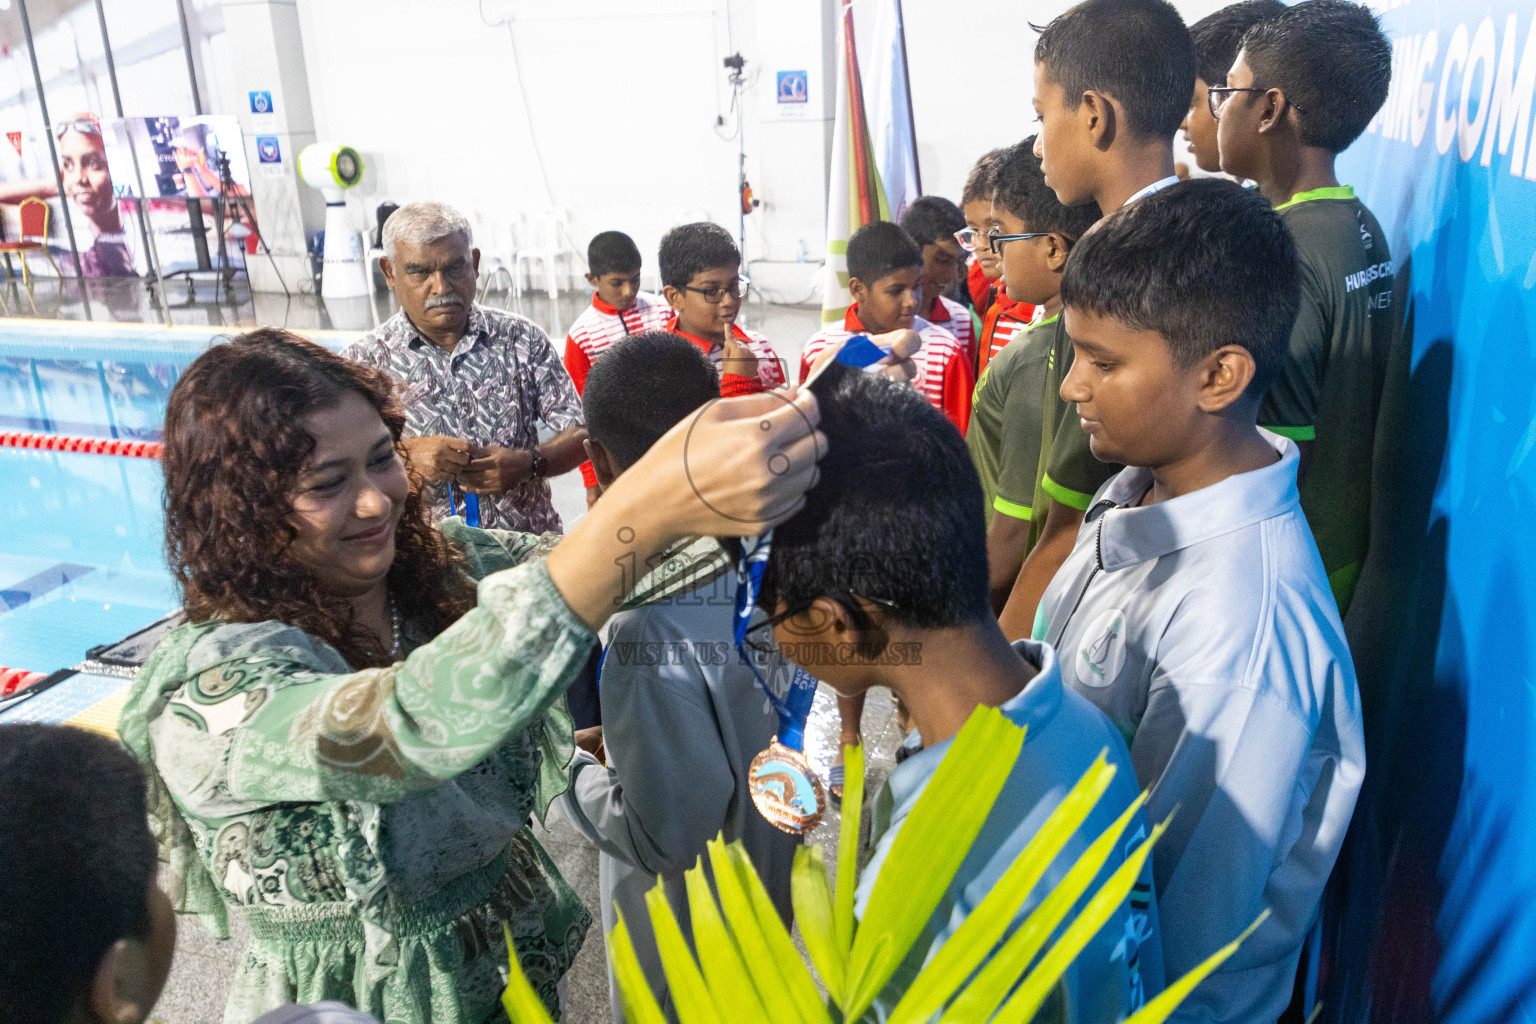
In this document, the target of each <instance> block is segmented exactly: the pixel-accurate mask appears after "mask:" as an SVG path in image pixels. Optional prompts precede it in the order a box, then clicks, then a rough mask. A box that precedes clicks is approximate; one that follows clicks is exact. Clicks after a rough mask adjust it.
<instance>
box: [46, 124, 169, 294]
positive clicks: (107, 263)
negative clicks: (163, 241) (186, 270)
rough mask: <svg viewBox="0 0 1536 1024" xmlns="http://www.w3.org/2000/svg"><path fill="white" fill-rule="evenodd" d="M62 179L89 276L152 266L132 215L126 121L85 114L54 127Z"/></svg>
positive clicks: (127, 273)
mask: <svg viewBox="0 0 1536 1024" xmlns="http://www.w3.org/2000/svg"><path fill="white" fill-rule="evenodd" d="M54 149H55V152H56V153H57V154H58V158H59V180H60V182H61V183H62V185H63V187H64V198H65V199H67V200H68V201H69V204H70V212H71V214H72V215H73V217H72V220H73V222H74V229H75V246H76V248H77V249H78V250H79V253H80V272H81V273H82V274H84V275H85V276H86V277H140V276H143V275H145V274H147V273H148V272H149V262H148V257H147V254H146V253H145V252H144V251H143V250H144V241H143V239H144V236H143V233H142V231H141V229H140V226H139V224H138V223H137V221H135V220H134V219H133V218H134V217H136V216H138V211H139V205H138V203H137V202H136V201H135V200H134V198H133V197H134V196H135V195H136V189H134V188H133V187H132V186H131V182H132V181H133V163H132V150H131V148H130V147H129V145H128V140H127V130H126V124H125V122H123V121H120V120H119V121H106V122H103V121H100V120H98V119H97V118H95V117H92V116H90V115H88V114H81V115H78V116H76V117H74V118H71V119H70V120H68V121H64V122H62V123H61V124H58V125H56V126H55V127H54Z"/></svg>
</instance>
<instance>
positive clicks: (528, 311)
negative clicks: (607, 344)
mask: <svg viewBox="0 0 1536 1024" xmlns="http://www.w3.org/2000/svg"><path fill="white" fill-rule="evenodd" d="M167 291H168V292H169V296H168V305H167V304H166V303H162V302H161V301H160V300H159V298H157V297H155V296H153V295H152V294H150V293H149V291H148V290H147V289H146V288H145V287H144V286H143V285H142V284H140V283H138V282H131V281H129V282H124V281H91V282H88V283H87V285H86V286H85V287H84V288H82V287H81V286H80V285H79V284H78V283H77V282H74V281H65V282H63V283H62V284H60V283H58V282H54V281H48V280H39V281H38V283H37V285H36V287H35V288H34V290H33V292H32V293H31V294H30V295H28V294H27V293H26V292H25V291H23V290H21V289H20V288H18V287H16V286H14V285H13V286H11V287H9V289H5V290H0V315H8V316H13V317H44V318H50V319H53V318H57V319H66V320H121V321H129V322H144V323H166V322H171V323H179V324H198V325H210V324H212V325H224V326H227V327H229V328H230V330H231V332H234V331H238V330H241V329H243V328H246V327H248V326H254V325H255V324H258V323H260V324H264V325H272V326H281V327H286V328H288V329H289V330H293V331H297V332H299V333H302V332H304V331H305V330H312V329H317V328H320V329H335V330H359V331H360V330H366V329H368V328H371V327H372V326H374V324H375V323H376V322H377V320H378V319H380V318H384V317H388V316H389V315H390V314H391V313H392V312H393V303H392V298H391V297H389V296H387V295H384V294H380V295H379V296H377V297H376V298H375V300H374V301H373V303H372V305H371V307H370V303H369V300H367V299H359V300H353V301H349V302H346V303H336V302H327V301H325V300H322V299H318V298H316V297H314V296H312V295H294V296H293V297H292V298H284V297H283V296H282V295H276V296H273V295H256V296H252V295H251V294H250V293H249V292H248V291H246V290H245V289H244V287H243V284H241V283H239V282H237V286H236V289H235V292H234V294H233V295H232V296H223V295H221V296H220V301H214V300H213V286H212V284H211V283H199V284H198V285H196V286H195V292H194V293H193V294H192V295H191V296H190V297H189V295H188V285H187V284H186V283H185V282H178V283H175V284H174V285H172V286H170V287H169V288H168V289H167ZM507 299H508V297H507V296H504V295H495V296H491V297H490V300H491V301H490V304H491V305H496V306H498V307H500V306H502V305H503V304H504V303H506V300H507ZM587 301H588V300H587V297H586V296H585V295H581V294H564V295H561V296H560V298H559V299H557V300H554V301H551V300H550V299H549V298H548V297H547V296H544V295H527V296H524V298H523V299H522V301H521V303H515V304H512V306H513V308H514V309H517V310H518V311H520V312H523V313H524V314H525V315H527V316H529V317H531V318H532V319H534V320H535V321H536V322H538V323H539V324H541V325H542V326H544V328H545V330H546V331H547V332H548V333H549V335H550V337H551V338H552V339H555V340H556V342H557V345H558V344H559V342H560V340H561V339H563V338H564V336H565V332H566V329H567V328H568V327H569V325H570V323H571V321H572V320H573V319H574V318H575V317H576V316H577V315H578V314H579V313H580V312H581V310H582V308H583V307H584V306H585V305H586V304H587ZM741 322H742V323H743V324H745V325H746V326H749V327H752V328H754V329H756V330H759V331H761V332H763V333H764V334H766V335H767V336H768V337H769V338H770V339H771V340H772V341H773V343H774V347H775V348H776V349H777V350H778V353H779V355H780V357H781V358H783V359H784V360H785V362H786V364H787V368H788V369H789V374H788V375H789V376H791V377H793V376H794V375H795V374H794V370H793V367H795V366H796V365H797V364H798V361H799V357H800V349H801V348H802V347H803V345H804V343H805V339H807V338H809V337H810V335H811V334H813V333H814V332H815V331H816V330H817V329H818V327H819V326H820V323H819V315H818V312H817V311H816V310H814V309H808V308H804V307H782V306H772V305H769V304H767V303H763V302H758V301H749V302H748V303H747V304H746V306H745V308H744V309H743V311H742V316H741ZM554 498H555V507H556V508H557V509H558V510H559V511H560V514H561V516H562V517H563V518H564V520H565V522H566V524H567V525H568V526H569V525H570V524H571V523H573V522H574V521H575V520H576V519H578V518H580V516H581V515H582V514H583V513H584V512H585V510H586V502H585V499H584V496H583V492H582V490H581V484H580V479H579V477H577V476H576V475H575V474H568V475H567V476H565V477H562V478H560V479H558V480H556V481H554ZM837 737H838V720H837V705H836V702H835V701H834V700H833V699H832V696H831V694H830V693H829V692H828V691H826V690H825V689H823V690H822V691H821V692H819V693H818V694H817V696H816V703H815V705H814V707H813V708H812V712H811V721H810V727H809V729H808V730H807V746H808V749H809V752H810V755H811V758H812V760H813V761H814V762H815V764H816V765H817V767H818V768H819V769H820V770H821V772H822V774H823V776H825V774H826V770H827V768H828V767H829V766H830V765H831V763H832V760H833V757H834V755H835V747H836V743H837ZM864 738H865V743H866V751H867V758H868V763H869V779H868V783H867V788H866V794H871V793H873V792H875V791H876V790H877V789H878V788H879V786H880V784H881V782H883V780H884V778H885V776H886V775H888V774H889V772H890V769H891V766H892V755H893V754H894V753H895V750H896V747H897V745H898V744H899V742H900V734H899V732H898V730H897V726H896V718H895V709H894V706H893V704H892V702H891V700H890V697H889V695H888V694H887V693H886V692H885V691H878V692H877V693H874V694H871V696H870V700H869V702H868V704H867V705H866V707H865V711H864ZM840 822H841V819H840V817H839V816H838V814H837V813H836V812H833V813H832V814H829V815H828V817H827V818H826V820H825V821H824V822H823V823H822V825H821V826H820V827H819V828H817V830H816V831H815V832H814V833H813V834H812V836H811V841H812V842H815V843H818V844H820V845H821V846H823V847H824V848H825V850H826V854H827V857H826V860H827V864H828V866H829V867H832V866H834V865H835V864H836V862H837V857H836V847H837V836H838V830H839V828H840ZM535 830H536V832H537V834H538V837H539V840H540V841H541V842H542V843H543V844H544V846H545V848H546V849H547V850H548V851H549V853H550V856H551V857H552V858H553V859H554V861H555V863H556V864H557V865H559V868H560V870H561V872H562V873H563V874H564V875H565V877H566V879H567V881H569V882H570V883H571V886H572V887H573V888H574V889H575V890H576V892H577V893H579V894H580V895H581V897H582V899H583V900H585V901H586V902H587V904H588V907H589V909H590V910H591V911H592V914H593V917H594V918H596V917H598V907H597V852H596V850H594V849H593V848H592V847H590V846H589V845H587V843H586V842H585V841H584V840H583V839H582V838H581V837H580V836H579V835H578V834H577V833H575V832H574V831H573V830H571V829H570V828H569V827H567V826H564V825H560V824H558V823H557V824H555V825H554V827H552V828H550V829H547V830H546V829H542V828H539V827H538V826H535ZM231 929H232V932H233V935H232V937H231V938H230V940H229V941H227V942H219V941H216V940H214V939H213V938H212V937H211V936H210V935H209V934H208V933H207V932H206V931H205V930H204V928H203V926H202V924H201V923H199V922H198V921H196V920H194V919H190V918H188V919H183V920H182V921H181V922H180V933H179V936H178V939H177V952H176V962H175V966H174V968H173V970H172V972H171V978H170V982H169V984H167V986H166V989H165V993H164V995H163V996H162V997H161V999H160V1002H159V1004H158V1005H157V1006H156V1007H155V1011H154V1013H153V1014H152V1015H151V1019H152V1020H155V1021H159V1022H161V1024H215V1022H218V1021H221V1020H222V1019H223V1010H224V999H225V995H226V993H227V991H228V988H229V982H230V979H231V977H232V976H233V974H234V971H235V968H236V966H237V964H238V962H239V956H240V953H241V950H242V949H243V948H244V946H245V941H246V937H247V933H246V931H245V929H244V927H243V926H242V925H241V923H240V922H239V921H238V920H233V921H231ZM567 1000H568V1001H567V1013H566V1019H567V1020H568V1021H570V1022H572V1024H601V1022H604V1021H607V1020H608V1019H609V1016H608V977H607V964H606V957H605V955H604V951H603V936H602V935H601V933H600V930H599V929H598V928H597V927H596V926H594V928H593V929H592V931H590V932H589V933H588V935H587V940H586V944H585V945H584V947H583V948H582V952H581V955H580V956H579V957H578V958H577V961H576V964H575V966H574V967H573V968H572V970H571V972H570V973H569V974H568V975H567Z"/></svg>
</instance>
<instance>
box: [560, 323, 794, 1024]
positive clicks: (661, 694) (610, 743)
mask: <svg viewBox="0 0 1536 1024" xmlns="http://www.w3.org/2000/svg"><path fill="white" fill-rule="evenodd" d="M719 389H720V379H719V374H718V371H716V370H715V368H714V367H713V366H712V365H711V364H710V362H709V360H708V359H706V358H705V357H704V356H703V355H702V354H701V353H700V352H699V351H698V350H697V349H696V348H695V347H694V346H693V345H691V344H690V343H689V342H688V341H686V340H684V339H682V338H679V337H677V336H675V335H669V334H663V333H659V332H657V333H648V334H640V335H635V336H633V337H631V338H626V339H625V340H623V341H621V342H618V343H616V344H615V345H613V346H611V347H610V348H609V349H608V350H606V351H605V352H604V353H603V354H602V356H601V357H599V358H598V360H597V361H596V362H595V363H594V364H593V367H592V370H591V373H590V375H589V376H588V378H587V385H586V389H585V391H584V394H583V404H584V407H585V411H586V414H587V429H588V431H589V433H590V440H589V442H588V446H589V447H588V453H589V455H590V457H591V459H592V466H593V469H594V470H595V472H596V474H597V479H598V483H599V486H607V485H608V484H610V483H612V482H613V479H614V477H616V476H617V475H618V474H619V473H621V472H623V471H624V470H625V469H627V468H628V467H629V466H630V465H632V464H633V463H634V462H635V461H636V460H638V459H639V457H640V456H641V455H643V454H644V453H645V450H646V449H647V448H649V447H650V446H651V445H652V444H654V443H655V441H656V440H657V439H658V438H659V437H660V436H661V435H662V434H663V433H665V432H666V431H667V430H668V429H670V428H671V427H672V426H673V425H674V424H675V423H677V422H679V421H680V420H682V419H683V418H684V417H685V416H687V415H688V414H689V413H691V412H693V411H694V410H695V409H697V408H698V407H699V406H701V405H703V404H704V403H706V402H708V401H709V400H710V399H712V398H715V397H718V396H719ZM599 500H601V499H599ZM638 568H639V571H640V572H641V573H643V575H642V576H641V578H640V580H639V581H638V583H637V584H636V585H635V586H634V588H633V589H632V591H631V594H630V597H629V598H628V599H627V600H626V602H625V607H624V609H623V610H621V611H619V612H618V613H617V614H615V615H614V616H613V617H612V618H610V619H609V620H608V624H607V626H606V628H605V631H604V637H603V639H604V653H603V661H602V668H601V671H600V674H599V677H598V694H599V700H600V702H601V704H602V720H603V732H602V738H603V746H604V749H605V753H606V757H607V763H606V764H604V763H602V762H601V761H599V760H598V758H597V757H595V756H593V755H592V754H591V753H589V752H587V751H585V750H579V751H578V752H577V755H576V760H575V761H574V762H573V763H572V765H571V769H570V771H571V788H570V789H569V790H567V791H566V793H565V794H564V795H563V796H561V798H560V799H559V800H558V801H557V802H556V803H555V805H554V806H555V807H556V808H557V809H558V813H560V814H562V815H563V816H564V817H565V818H566V819H567V820H568V821H570V822H571V823H572V824H573V825H575V826H576V828H578V829H579V830H580V831H581V832H582V833H583V834H584V835H586V837H587V838H588V839H589V840H591V841H592V843H594V844H595V845H596V846H597V848H598V850H599V851H600V853H601V856H600V858H599V864H598V871H599V888H600V892H601V899H602V917H603V931H604V933H605V934H606V933H607V932H609V931H611V930H612V929H613V926H614V924H615V923H616V921H617V915H616V913H615V910H614V908H615V905H617V907H618V908H619V909H620V910H622V911H623V914H624V921H625V924H626V926H627V927H628V929H629V933H630V936H631V938H632V940H633V941H634V945H635V953H636V955H637V956H638V958H639V960H640V963H641V966H642V967H643V968H644V970H645V973H646V976H647V978H648V979H649V980H650V982H651V987H652V989H653V990H654V991H655V992H657V993H658V995H659V996H660V998H661V1001H662V1006H663V1008H665V1009H668V1011H669V1012H670V1000H669V999H668V998H667V995H666V993H667V986H666V978H665V976H664V974H663V973H662V969H661V961H660V958H659V957H658V955H657V952H656V944H655V939H654V937H653V933H652V931H651V927H650V916H649V914H648V913H647V911H646V907H645V893H646V892H648V891H649V890H650V889H652V888H653V887H654V886H655V885H656V878H657V876H658V875H660V876H661V877H662V879H663V883H664V884H665V886H666V893H667V899H668V902H669V903H670V904H671V907H672V912H673V913H674V914H675V915H676V916H677V919H678V923H679V924H680V925H681V926H682V928H683V932H684V934H685V935H687V934H689V916H688V899H687V891H686V889H685V887H684V881H683V873H684V871H686V870H687V869H688V868H691V867H693V866H694V863H695V860H696V859H697V858H699V857H700V856H701V855H703V854H704V853H705V844H706V843H707V842H708V841H709V840H711V839H713V838H715V836H716V834H718V833H722V832H723V833H724V836H725V839H726V840H727V841H730V840H738V839H739V840H741V842H742V844H743V845H744V846H745V847H746V850H747V853H748V855H749V856H750V857H751V859H752V863H753V865H754V866H755V867H756V868H757V872H758V877H760V878H761V879H762V881H763V884H764V886H765V887H766V888H767V890H768V894H769V896H770V897H771V898H772V899H773V901H774V904H775V906H776V907H777V908H778V911H779V913H780V915H782V916H783V918H784V920H785V922H786V923H787V922H788V921H789V920H790V914H791V908H790V893H789V879H790V869H791V866H792V865H793V862H794V853H795V849H796V847H797V846H798V845H799V839H798V838H797V837H795V836H791V835H789V834H787V833H785V832H781V831H779V829H777V828H776V827H775V826H773V825H772V824H770V823H769V822H768V820H767V819H766V818H764V817H763V816H762V814H760V813H759V812H758V810H757V808H756V806H755V805H754V804H753V803H752V798H751V794H750V791H749V790H748V787H747V770H748V768H749V767H750V765H751V763H752V759H753V758H754V757H756V756H757V754H758V753H759V752H760V751H762V750H764V749H766V748H767V747H768V745H769V743H770V742H771V741H772V740H773V736H774V732H775V729H776V728H777V724H778V723H777V718H776V717H775V715H774V713H773V710H772V708H771V707H770V706H769V704H768V701H767V699H766V697H765V696H764V694H763V693H762V691H761V689H760V688H759V685H758V683H757V681H756V678H755V677H754V676H753V673H752V670H751V668H749V667H748V666H747V665H745V664H743V663H742V662H741V660H740V658H738V657H737V653H736V649H735V646H734V643H733V639H734V634H733V631H732V626H733V622H734V618H735V609H734V600H733V599H734V596H735V579H736V574H735V572H734V565H733V563H732V562H731V559H730V557H729V556H728V555H727V554H726V553H725V551H723V550H722V549H721V547H720V545H719V544H718V543H717V542H715V541H714V540H712V539H708V538H703V539H700V540H697V541H694V542H693V543H692V544H691V545H688V546H685V547H683V548H682V549H680V550H676V551H673V552H669V553H668V554H667V555H666V556H664V557H663V558H662V559H661V560H660V561H659V563H658V564H657V565H656V566H655V567H654V568H653V569H651V571H649V572H645V567H643V566H642V567H638ZM616 571H625V570H623V569H622V568H619V569H616ZM758 669H759V671H760V672H762V673H763V675H764V678H765V679H767V680H768V681H769V682H770V683H780V684H782V683H785V682H787V679H788V674H789V671H790V670H789V668H788V667H787V666H786V665H785V664H784V663H783V659H782V658H777V657H775V658H773V659H771V660H761V659H760V661H759V664H758ZM589 745H590V743H589ZM705 863H706V871H707V870H708V868H707V860H706V862H705ZM609 991H610V1005H611V1009H612V1013H613V1019H614V1021H615V1022H622V1021H623V1019H624V1014H623V1009H622V1005H621V1003H620V999H619V991H618V986H617V984H616V982H615V981H614V979H613V974H612V971H611V970H610V972H609Z"/></svg>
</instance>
